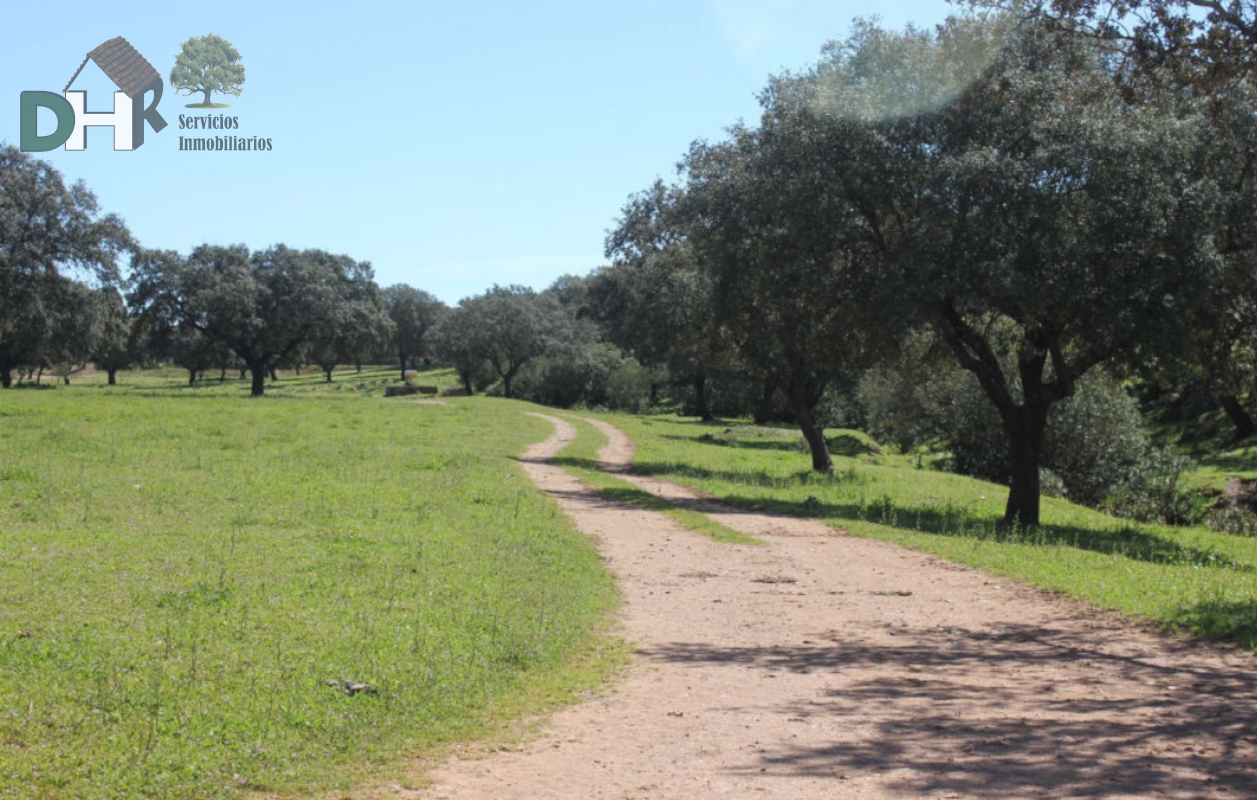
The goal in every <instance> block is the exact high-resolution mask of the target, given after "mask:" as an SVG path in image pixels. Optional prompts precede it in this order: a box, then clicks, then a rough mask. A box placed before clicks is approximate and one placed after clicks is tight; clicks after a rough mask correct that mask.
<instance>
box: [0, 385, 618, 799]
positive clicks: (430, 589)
mask: <svg viewBox="0 0 1257 800" xmlns="http://www.w3.org/2000/svg"><path fill="white" fill-rule="evenodd" d="M434 377H435V378H436V379H438V380H440V381H442V382H443V384H444V385H452V384H453V380H452V376H450V375H447V374H442V373H436V374H434V375H427V376H424V379H423V382H432V378H434ZM396 379H397V377H396V374H395V373H394V372H392V371H367V372H364V373H362V374H361V375H358V374H355V373H353V372H348V373H345V374H343V375H340V374H338V380H337V382H336V383H335V384H334V385H332V386H327V385H324V384H323V379H322V376H321V375H319V374H317V373H316V374H314V375H309V376H304V377H301V378H286V379H285V380H282V381H281V382H280V383H279V384H276V385H275V387H274V389H269V388H268V396H267V397H264V398H259V399H249V398H247V397H246V395H247V393H248V386H247V381H245V382H239V381H234V380H230V379H229V380H228V381H226V382H225V383H223V384H221V385H219V384H218V383H217V382H215V381H210V382H207V383H206V384H203V385H201V386H198V387H197V388H188V387H187V386H186V374H183V375H181V374H179V373H177V372H171V373H161V374H150V375H145V376H139V377H137V376H134V375H126V374H124V375H121V376H120V381H119V382H120V384H121V385H120V386H118V387H116V388H112V387H105V386H104V385H103V377H102V376H90V377H88V378H81V377H76V379H75V383H74V385H72V386H70V387H57V388H55V389H49V390H43V391H40V390H32V389H19V390H11V391H6V392H2V393H0V797H22V798H70V797H73V798H104V797H124V796H127V797H169V798H189V797H238V796H243V795H244V794H246V793H249V792H257V791H261V792H274V793H278V794H289V793H292V794H295V793H306V792H328V791H332V790H338V789H341V788H345V787H348V786H350V785H353V784H355V783H357V782H359V781H361V780H362V779H363V778H364V775H372V774H375V775H387V774H394V773H395V774H400V773H401V771H402V768H401V767H399V766H398V764H399V762H398V759H399V757H401V756H403V755H409V754H414V753H431V752H433V750H432V748H433V747H437V746H439V745H440V744H441V743H442V742H446V741H450V740H452V739H457V738H465V737H468V736H473V735H481V734H484V733H485V732H486V731H489V730H491V729H492V728H493V726H494V725H495V724H498V723H501V722H502V721H503V720H504V719H505V718H507V717H511V716H517V715H519V714H521V713H527V712H529V711H536V710H539V709H542V708H545V707H548V706H550V705H552V704H554V703H556V702H563V701H564V700H567V699H570V698H572V697H573V696H575V695H577V694H579V693H580V692H581V691H582V690H584V689H587V688H590V687H592V686H595V685H597V683H598V682H599V681H600V680H602V679H603V678H605V676H606V674H607V673H608V671H609V670H610V669H613V668H614V665H615V663H616V662H617V660H618V659H619V658H620V654H619V652H618V650H617V649H616V646H615V644H614V643H608V641H607V640H606V639H605V638H604V637H600V636H599V635H598V634H599V633H600V631H601V630H602V629H603V628H604V627H605V625H606V624H607V620H608V612H609V610H610V609H611V608H613V606H614V605H615V602H616V595H615V590H614V587H613V584H612V582H611V580H610V578H609V576H608V575H607V574H606V572H605V571H604V570H603V568H602V566H601V563H600V561H599V559H598V557H597V554H596V553H595V551H594V549H593V547H592V546H591V545H590V543H589V542H588V541H587V540H586V539H585V537H583V536H582V535H580V534H579V533H578V532H577V531H575V529H574V528H573V527H572V526H571V525H570V524H569V522H568V521H567V520H566V519H565V518H564V517H563V516H562V515H561V514H560V513H559V511H558V510H557V508H556V506H555V505H554V504H553V503H552V502H551V501H550V500H549V499H547V498H545V497H544V496H542V495H540V494H539V493H538V492H536V491H535V490H534V489H533V488H532V487H531V485H530V484H528V482H527V480H526V479H525V478H524V477H523V475H522V473H521V472H520V471H519V469H518V467H517V465H516V463H515V462H514V461H513V458H512V457H513V456H515V455H517V454H518V453H519V452H520V451H521V450H522V449H523V448H524V446H525V445H526V444H528V443H530V442H533V441H537V440H540V439H543V438H545V437H546V436H547V435H549V433H550V430H551V429H550V426H549V425H547V424H546V423H545V422H544V421H542V420H539V419H536V418H534V417H530V416H527V415H525V414H524V413H523V412H524V411H526V410H528V407H527V406H525V405H523V404H520V403H514V402H509V401H495V400H490V399H482V398H477V399H474V400H467V399H463V398H457V397H450V398H444V402H445V403H446V404H445V405H431V404H421V403H416V402H413V401H412V400H411V399H410V398H404V399H390V400H384V399H382V397H381V396H380V392H378V391H377V390H378V389H379V388H380V386H382V385H383V384H386V383H389V382H395V381H396ZM346 681H349V682H358V683H361V684H369V687H370V688H365V687H364V688H360V689H356V688H348V689H347V688H346V684H345V683H344V682H346ZM329 684H332V685H329ZM390 769H392V770H393V773H390V772H389V770H390Z"/></svg>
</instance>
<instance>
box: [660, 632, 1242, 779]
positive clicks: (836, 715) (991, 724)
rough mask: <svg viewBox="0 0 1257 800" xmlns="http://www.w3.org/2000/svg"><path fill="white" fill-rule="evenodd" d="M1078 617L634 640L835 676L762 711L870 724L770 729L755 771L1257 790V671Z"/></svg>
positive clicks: (719, 662)
mask: <svg viewBox="0 0 1257 800" xmlns="http://www.w3.org/2000/svg"><path fill="white" fill-rule="evenodd" d="M1082 628H1083V630H1076V629H1073V628H1072V627H1066V628H1060V627H1055V626H1039V625H1014V624H1007V625H996V626H987V627H984V628H983V629H982V630H971V629H967V628H956V627H946V628H938V627H933V626H930V627H921V628H912V627H909V628H896V637H895V639H894V641H893V642H886V641H875V640H869V639H867V638H865V637H862V636H861V635H860V634H858V633H853V632H849V631H842V630H838V631H831V632H829V633H824V634H820V635H816V636H813V637H811V638H812V639H813V641H811V642H807V643H803V644H783V643H778V644H773V645H771V646H743V647H739V646H724V645H720V644H712V643H701V642H700V643H692V642H673V643H668V644H664V645H660V646H655V647H648V648H644V649H642V650H641V651H639V652H641V654H642V655H643V656H645V657H646V658H648V659H652V660H656V661H660V662H667V663H677V664H686V665H700V664H704V665H712V666H730V667H734V668H736V669H738V670H739V673H740V674H744V675H746V676H747V677H748V679H749V680H750V681H751V682H754V681H755V680H757V677H758V675H757V674H759V673H762V674H763V675H772V676H774V677H775V676H777V675H780V674H782V673H809V674H812V673H827V674H831V675H833V684H832V688H830V689H829V690H827V691H825V692H824V693H822V694H820V695H814V694H809V695H808V696H807V697H805V698H800V699H798V700H797V701H786V702H783V703H781V704H780V705H778V706H775V707H772V708H770V709H761V710H763V711H771V712H774V713H778V714H780V715H781V716H788V717H791V718H793V719H797V720H798V721H799V722H801V723H807V724H812V725H816V724H821V725H826V726H832V727H833V728H835V729H841V728H845V727H848V726H850V725H852V724H858V725H859V728H860V731H861V733H860V735H859V736H852V737H842V738H838V739H833V740H828V741H821V742H818V743H816V744H801V743H800V742H799V741H797V740H791V739H785V738H782V739H780V740H778V741H773V742H766V743H765V744H764V745H763V747H762V748H761V749H760V750H759V751H758V752H756V753H754V754H748V755H747V756H746V758H745V759H744V760H743V763H741V764H739V765H738V766H736V767H734V770H735V771H736V772H739V773H745V774H746V775H748V776H754V775H757V774H759V773H760V772H761V771H764V770H767V771H769V772H772V773H776V774H782V773H784V774H786V775H792V776H796V777H804V778H833V777H835V776H839V775H843V774H844V773H846V772H848V771H860V772H864V773H869V772H876V773H880V774H881V775H882V776H883V777H884V778H885V779H886V780H887V781H888V783H887V784H886V786H887V788H888V789H891V790H897V791H899V792H901V793H903V794H904V796H915V797H924V796H930V797H936V796H963V797H1029V796H1035V797H1039V796H1046V797H1087V798H1116V797H1150V796H1174V797H1205V796H1215V795H1216V794H1217V793H1218V792H1219V791H1221V792H1222V793H1223V794H1226V795H1227V796H1232V795H1231V793H1236V796H1250V795H1251V792H1252V787H1253V786H1255V785H1257V764H1255V763H1254V759H1253V751H1254V749H1255V748H1254V745H1253V742H1254V741H1255V738H1254V736H1255V734H1257V722H1255V721H1254V720H1257V675H1254V673H1253V672H1252V671H1251V670H1250V669H1247V668H1243V667H1241V666H1240V665H1238V664H1233V663H1227V662H1225V661H1221V660H1218V659H1211V658H1203V659H1202V658H1199V657H1198V656H1199V655H1200V650H1199V648H1198V647H1196V646H1194V645H1191V644H1186V643H1182V642H1176V641H1168V642H1166V643H1165V648H1166V650H1167V651H1168V652H1169V653H1170V654H1171V655H1172V656H1175V657H1174V658H1172V659H1170V660H1169V661H1166V660H1165V659H1163V658H1161V657H1160V655H1161V654H1160V653H1159V654H1158V657H1157V658H1143V657H1142V656H1141V655H1140V654H1138V653H1137V652H1135V651H1133V650H1132V649H1118V648H1115V647H1109V646H1107V645H1106V644H1104V643H1105V642H1107V641H1108V640H1107V638H1106V637H1105V636H1103V635H1099V636H1097V635H1096V634H1097V631H1096V630H1094V629H1093V628H1092V627H1091V625H1090V623H1088V624H1086V625H1083V626H1082ZM976 675H997V676H1004V678H1003V679H1000V680H996V681H994V682H993V683H992V682H980V681H977V680H975V678H974V676H976ZM1131 686H1136V687H1139V688H1138V689H1137V690H1135V691H1132V690H1131V688H1130V687H1131ZM1148 687H1154V688H1153V689H1152V690H1149V689H1148ZM729 702H730V703H731V704H736V702H737V701H736V699H731V700H730V701H729ZM958 708H959V709H963V710H964V713H963V715H961V714H957V713H956V712H957V709H958ZM1031 717H1033V722H1031V721H1030V718H1031ZM1228 790H1229V791H1228Z"/></svg>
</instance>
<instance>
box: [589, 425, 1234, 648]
mask: <svg viewBox="0 0 1257 800" xmlns="http://www.w3.org/2000/svg"><path fill="white" fill-rule="evenodd" d="M599 416H600V417H601V418H604V419H606V420H608V421H609V422H611V423H612V424H615V425H617V426H619V427H620V428H621V429H622V430H624V431H625V432H626V433H628V434H629V435H630V436H631V437H632V438H633V439H634V440H635V441H636V442H637V445H638V451H637V457H636V460H635V469H636V470H637V471H638V472H641V473H644V474H649V475H655V476H658V477H661V478H664V479H668V480H673V481H676V482H678V483H683V484H686V485H688V486H692V487H694V488H696V489H700V490H702V491H704V492H708V493H710V494H713V495H715V496H717V497H721V498H723V499H725V500H728V501H730V502H732V503H735V504H737V505H740V506H744V507H748V508H755V509H762V510H768V511H775V512H780V513H785V514H791V515H795V516H807V517H816V518H820V519H823V520H825V521H826V522H828V523H830V524H832V525H834V526H836V527H840V528H844V529H846V530H849V531H851V532H852V533H855V534H858V535H861V536H869V537H873V538H877V539H883V540H886V541H890V542H895V543H897V544H903V545H907V546H909V547H913V548H916V549H919V550H924V551H926V552H930V553H934V554H937V555H940V556H942V557H944V558H948V559H950V560H953V561H957V562H960V563H964V564H970V565H973V566H976V567H980V568H982V569H986V570H990V571H992V572H995V573H999V574H1003V575H1008V576H1011V577H1013V578H1017V579H1019V580H1024V581H1026V582H1029V583H1032V584H1035V585H1038V586H1042V587H1045V588H1048V589H1052V590H1056V591H1059V592H1062V593H1065V594H1069V595H1072V596H1074V597H1078V598H1081V599H1083V600H1086V601H1088V602H1091V603H1094V604H1096V605H1099V606H1102V607H1105V608H1110V609H1116V610H1119V611H1122V612H1126V613H1128V614H1132V615H1135V616H1139V617H1144V618H1147V619H1150V620H1154V621H1156V622H1159V623H1161V624H1164V625H1166V626H1167V627H1170V628H1174V629H1180V630H1186V631H1191V632H1193V633H1195V634H1197V635H1201V636H1205V637H1211V638H1220V639H1230V640H1233V641H1236V642H1238V643H1240V644H1242V645H1243V646H1245V647H1247V648H1250V649H1257V539H1253V538H1246V537H1235V536H1228V535H1225V534H1220V533H1215V532H1213V531H1209V530H1207V529H1205V528H1201V527H1193V528H1171V527H1165V526H1155V525H1135V524H1131V523H1129V522H1126V521H1122V520H1116V519H1113V518H1111V517H1108V516H1106V515H1104V514H1101V513H1099V512H1096V511H1092V510H1090V509H1087V508H1083V507H1080V506H1076V505H1072V504H1070V503H1067V502H1065V501H1063V500H1055V499H1052V498H1044V500H1043V517H1042V518H1043V523H1044V524H1043V525H1042V527H1040V528H1039V529H1035V530H1015V529H1013V530H1010V529H1008V528H1007V527H1005V526H1004V525H1002V524H1001V523H1000V519H1001V517H1002V515H1003V509H1004V503H1005V500H1006V499H1007V492H1008V490H1007V488H1006V487H1003V486H998V485H995V484H991V483H986V482H983V481H977V480H973V479H971V478H965V477H962V476H959V475H953V474H950V473H945V472H936V471H932V470H929V469H919V468H918V467H917V465H916V463H915V462H914V461H913V459H912V458H910V457H903V456H895V455H875V454H871V453H867V452H864V448H863V447H862V446H861V438H860V437H861V436H862V435H854V434H853V435H851V436H847V437H844V438H843V439H842V444H843V447H842V448H841V449H840V452H841V453H846V454H845V455H843V454H838V455H836V456H835V464H836V467H837V468H836V470H835V473H834V474H833V475H829V476H826V475H818V474H815V473H811V472H809V471H808V463H809V462H808V458H807V456H806V451H805V450H804V449H803V448H802V446H801V445H802V441H801V437H800V436H799V434H798V432H797V431H793V430H787V429H779V428H763V427H755V426H750V425H745V424H740V423H708V424H703V423H700V422H696V421H694V420H683V419H678V418H676V417H668V416H658V417H634V416H628V415H621V414H608V415H599ZM835 434H837V432H834V431H831V432H830V435H831V436H834V435H835Z"/></svg>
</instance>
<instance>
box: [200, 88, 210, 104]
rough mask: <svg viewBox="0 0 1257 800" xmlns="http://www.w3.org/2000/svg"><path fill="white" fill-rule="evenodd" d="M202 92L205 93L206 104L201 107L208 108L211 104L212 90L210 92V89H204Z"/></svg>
mask: <svg viewBox="0 0 1257 800" xmlns="http://www.w3.org/2000/svg"><path fill="white" fill-rule="evenodd" d="M201 91H203V92H205V102H204V103H202V104H201V105H206V106H207V105H209V104H210V90H209V89H202V90H201Z"/></svg>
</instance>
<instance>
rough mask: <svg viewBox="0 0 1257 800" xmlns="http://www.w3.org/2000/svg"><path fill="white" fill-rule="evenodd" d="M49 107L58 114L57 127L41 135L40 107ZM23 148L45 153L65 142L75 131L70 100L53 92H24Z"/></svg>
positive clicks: (29, 151) (23, 150) (25, 150)
mask: <svg viewBox="0 0 1257 800" xmlns="http://www.w3.org/2000/svg"><path fill="white" fill-rule="evenodd" d="M40 108H47V109H50V110H51V111H52V113H54V114H56V115H57V129H56V130H55V131H53V132H52V133H50V134H48V135H47V136H40V135H39V109H40ZM21 131H22V132H21V150H22V152H24V153H44V152H47V151H49V150H56V149H57V148H58V147H60V146H61V145H63V144H65V143H66V141H67V140H68V139H69V138H70V134H72V133H74V109H73V108H71V107H70V102H69V101H68V100H66V99H65V98H64V97H62V96H61V95H59V94H53V93H52V92H22V119H21Z"/></svg>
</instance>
